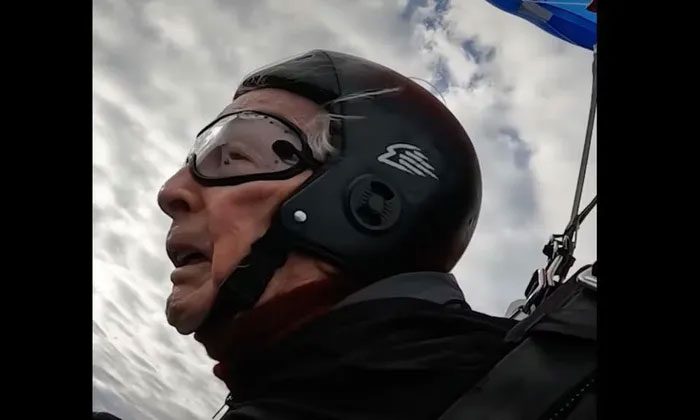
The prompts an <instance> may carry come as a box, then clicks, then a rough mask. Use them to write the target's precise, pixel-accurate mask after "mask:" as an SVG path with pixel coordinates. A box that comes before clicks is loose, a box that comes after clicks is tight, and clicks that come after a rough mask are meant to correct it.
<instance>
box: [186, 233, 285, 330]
mask: <svg viewBox="0 0 700 420" xmlns="http://www.w3.org/2000/svg"><path fill="white" fill-rule="evenodd" d="M275 226H276V224H273V226H272V227H270V229H268V231H267V232H266V233H265V235H263V236H262V237H261V238H260V239H258V240H257V241H256V242H255V243H253V245H252V246H251V250H250V254H248V256H246V257H245V258H244V259H243V261H241V264H240V265H239V266H238V267H237V268H236V269H235V270H234V271H233V272H232V273H231V274H230V275H229V276H228V277H227V278H226V280H224V283H223V284H222V285H221V287H220V288H219V291H218V293H217V296H216V300H215V301H214V305H213V306H212V308H211V310H210V311H209V315H207V318H206V319H205V320H204V322H203V323H202V325H201V326H200V327H199V328H198V329H202V328H204V327H205V326H206V325H207V324H209V323H211V322H214V321H216V320H220V319H222V318H224V317H232V316H234V315H235V314H236V313H238V312H241V311H245V310H248V309H251V308H253V306H255V304H256V302H257V301H258V300H259V299H260V297H261V296H262V294H263V292H264V291H265V288H266V287H267V285H268V283H269V282H270V280H271V279H272V276H273V275H274V274H275V271H276V270H277V269H278V268H280V267H281V266H282V265H283V264H284V263H285V261H287V257H288V256H289V252H290V249H289V247H288V246H287V245H286V244H285V242H286V241H284V240H281V237H280V233H279V229H278V228H276V227H275Z"/></svg>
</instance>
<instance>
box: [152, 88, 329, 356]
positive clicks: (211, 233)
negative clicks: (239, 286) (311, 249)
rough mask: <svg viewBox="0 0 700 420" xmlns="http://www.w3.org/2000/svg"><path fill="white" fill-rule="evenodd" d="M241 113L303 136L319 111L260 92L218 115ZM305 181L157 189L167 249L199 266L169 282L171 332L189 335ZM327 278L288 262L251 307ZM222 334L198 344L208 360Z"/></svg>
mask: <svg viewBox="0 0 700 420" xmlns="http://www.w3.org/2000/svg"><path fill="white" fill-rule="evenodd" d="M243 109H247V110H256V111H263V112H269V113H274V114H277V115H281V116H283V117H285V118H287V119H288V120H290V121H292V122H294V123H295V124H297V125H298V126H299V127H300V128H301V129H302V130H303V131H305V132H306V133H307V135H308V127H310V125H311V121H312V120H313V118H315V116H316V115H317V114H318V112H319V108H318V105H316V104H315V103H314V102H312V101H310V100H308V99H306V98H304V97H301V96H298V95H295V94H293V93H290V92H287V91H283V90H278V89H260V90H256V91H252V92H249V93H246V94H244V95H242V96H240V97H239V98H237V99H236V100H234V101H233V102H232V103H231V104H229V105H228V106H227V107H226V108H225V109H224V110H223V111H222V114H223V113H228V112H232V111H236V110H243ZM310 175H311V172H310V171H306V172H304V173H301V174H299V175H297V176H295V177H293V178H291V179H287V180H280V181H277V180H276V181H254V182H249V183H245V184H241V185H237V186H223V187H204V186H202V185H200V184H198V183H197V182H196V181H195V180H194V179H193V178H192V176H191V174H190V172H189V170H188V169H187V168H181V169H180V170H179V171H177V172H176V173H175V174H174V175H173V176H172V177H171V178H170V179H169V180H168V181H167V182H166V183H165V184H164V185H163V187H162V189H161V190H160V192H159V194H158V204H159V206H160V208H161V209H162V210H163V211H164V212H165V213H166V214H167V215H168V216H169V217H170V218H171V219H172V225H171V228H170V231H169V232H168V237H167V241H166V243H167V246H168V247H169V248H178V247H179V248H180V249H182V248H183V247H185V248H187V247H189V248H192V247H194V248H196V249H198V250H199V251H200V252H201V253H202V254H204V256H205V259H206V260H205V261H201V262H198V263H196V264H190V265H186V266H183V267H180V268H177V269H175V270H174V271H173V272H172V274H171V281H172V283H173V286H172V292H171V294H170V296H169V297H168V300H167V304H166V314H167V319H168V322H169V323H170V324H171V325H172V326H174V327H175V328H176V329H177V331H178V332H180V333H181V334H190V333H192V332H194V331H195V330H197V328H198V327H199V326H200V325H201V324H202V322H203V321H204V319H205V318H206V316H207V314H208V313H209V310H210V309H211V307H212V305H213V303H214V300H215V297H216V294H217V291H218V289H219V287H220V286H221V284H222V283H223V281H224V280H225V279H226V278H227V277H228V275H229V274H230V273H231V272H232V271H233V270H234V269H235V268H236V267H237V265H238V264H239V263H240V262H241V260H242V259H243V258H244V257H245V256H246V255H247V254H248V253H249V251H250V248H251V245H252V244H253V243H254V242H255V241H256V240H257V239H258V238H260V237H261V236H262V235H263V234H264V233H265V232H266V230H267V229H268V227H269V226H270V222H271V219H272V217H273V215H274V214H275V212H276V210H277V209H278V208H279V206H280V205H281V204H282V203H283V202H284V200H285V199H286V198H287V197H289V196H290V195H291V193H292V192H293V191H294V190H295V189H297V188H298V187H299V186H300V185H301V184H302V183H303V182H304V180H306V179H307V178H308V177H309V176H310ZM171 259H173V258H172V255H171ZM173 262H175V261H173ZM332 273H333V269H332V267H330V266H329V265H327V264H325V263H322V262H320V261H316V260H314V259H312V258H310V257H306V256H303V255H299V254H292V255H291V256H290V257H289V258H288V260H287V262H286V263H285V264H284V265H283V266H282V267H281V268H280V269H278V270H277V272H276V273H275V275H274V276H273V278H272V280H271V281H270V283H269V284H268V287H267V288H266V290H265V292H264V294H263V296H262V297H261V299H260V301H259V302H258V303H257V306H259V305H262V304H264V303H266V302H268V301H270V300H272V299H275V298H277V297H279V296H282V295H284V294H286V293H289V292H290V291H292V290H294V289H296V288H298V287H300V286H304V285H308V284H309V283H313V282H323V281H329V280H328V279H329V277H330V276H331V275H332ZM226 328H227V327H226V326H223V325H222V326H220V329H221V331H207V333H206V334H199V336H197V339H198V340H200V341H202V342H203V343H204V345H205V347H206V348H207V351H208V353H209V354H210V356H212V357H215V356H217V353H220V352H223V351H224V350H225V349H221V347H222V346H224V347H225V346H228V345H230V343H229V344H226V345H224V344H222V343H225V342H226V339H225V335H226V331H225V330H226ZM215 358H217V357H215Z"/></svg>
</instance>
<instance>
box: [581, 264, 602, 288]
mask: <svg viewBox="0 0 700 420" xmlns="http://www.w3.org/2000/svg"><path fill="white" fill-rule="evenodd" d="M576 280H577V281H578V282H579V283H581V284H583V285H584V286H586V287H587V288H589V289H591V290H593V291H597V290H598V277H597V276H596V275H595V274H593V266H590V267H588V268H587V269H585V270H584V271H582V272H581V274H579V275H578V276H577V277H576Z"/></svg>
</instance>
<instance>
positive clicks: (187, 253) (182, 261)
mask: <svg viewBox="0 0 700 420" xmlns="http://www.w3.org/2000/svg"><path fill="white" fill-rule="evenodd" d="M167 252H168V256H169V257H170V261H172V262H173V265H174V266H175V268H180V267H186V266H188V265H196V264H201V263H204V262H209V261H211V258H210V257H209V256H208V255H207V254H205V253H204V252H203V251H202V250H201V249H199V247H196V246H193V245H190V244H182V243H172V244H168V246H167Z"/></svg>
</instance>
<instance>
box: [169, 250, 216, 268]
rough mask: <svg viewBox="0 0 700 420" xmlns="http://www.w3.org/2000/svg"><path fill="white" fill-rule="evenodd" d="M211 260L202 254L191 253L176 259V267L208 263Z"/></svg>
mask: <svg viewBox="0 0 700 420" xmlns="http://www.w3.org/2000/svg"><path fill="white" fill-rule="evenodd" d="M207 261H209V259H208V258H207V257H206V256H205V255H204V254H202V253H201V252H191V253H187V254H184V255H182V256H179V257H178V258H176V261H175V267H184V266H187V265H195V264H200V263H203V262H207Z"/></svg>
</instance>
